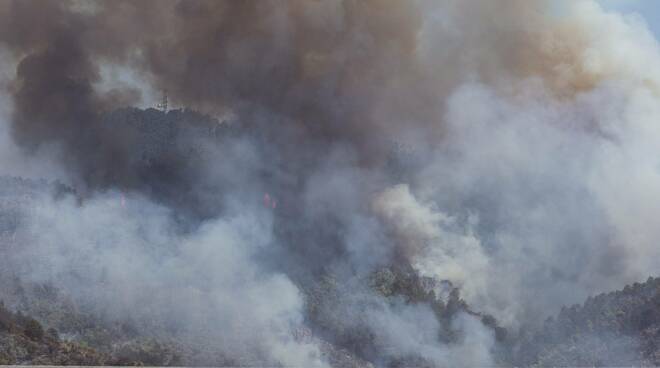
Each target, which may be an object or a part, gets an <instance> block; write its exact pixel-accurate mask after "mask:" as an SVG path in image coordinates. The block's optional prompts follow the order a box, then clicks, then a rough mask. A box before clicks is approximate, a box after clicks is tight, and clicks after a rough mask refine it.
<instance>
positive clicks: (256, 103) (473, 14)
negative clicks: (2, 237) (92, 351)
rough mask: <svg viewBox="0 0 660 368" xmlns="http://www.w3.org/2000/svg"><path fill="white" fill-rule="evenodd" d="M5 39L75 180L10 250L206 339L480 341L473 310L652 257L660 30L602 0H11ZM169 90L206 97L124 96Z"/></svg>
mask: <svg viewBox="0 0 660 368" xmlns="http://www.w3.org/2000/svg"><path fill="white" fill-rule="evenodd" d="M0 45H2V54H0V60H2V61H3V67H2V70H1V72H2V73H0V77H1V78H3V79H2V85H3V86H4V87H5V88H4V89H5V93H4V94H3V97H2V98H3V102H5V101H6V103H4V104H3V105H2V106H6V108H4V107H3V108H2V112H3V115H4V116H3V118H2V121H3V122H6V124H5V128H3V129H6V131H7V132H8V133H7V134H8V136H7V137H8V139H9V138H11V143H12V147H18V149H20V150H22V152H23V154H24V155H25V158H23V156H20V157H21V160H26V161H25V162H26V164H25V165H27V162H28V161H27V160H28V157H29V160H31V161H30V162H32V164H31V165H33V164H34V161H35V160H36V161H38V162H39V166H38V167H40V168H41V167H47V168H49V169H44V170H43V171H44V173H45V174H44V175H45V176H48V177H56V178H63V177H64V178H66V180H67V182H69V183H70V184H71V185H73V186H75V187H76V189H77V191H78V198H76V199H74V198H68V197H67V198H65V199H58V200H54V199H46V198H43V199H39V200H38V201H37V202H38V205H37V207H36V209H34V210H32V211H31V212H30V213H29V214H28V215H27V216H26V219H25V220H24V221H23V222H22V223H21V225H20V226H19V229H18V230H17V231H16V235H15V236H14V238H13V240H12V241H11V244H13V245H12V247H14V248H11V247H9V248H8V249H11V251H10V254H11V257H9V258H8V259H11V261H10V262H9V264H11V269H12V272H14V274H16V275H18V276H19V277H20V278H21V279H24V280H27V281H30V282H36V283H45V282H50V283H53V284H54V285H55V286H57V287H59V288H62V289H63V290H68V292H69V293H72V295H73V296H74V298H75V299H76V300H77V301H79V302H80V303H82V304H83V305H87V306H88V307H89V308H91V310H93V311H95V313H97V314H99V315H103V316H105V317H106V318H108V319H109V320H115V321H116V320H134V321H142V322H140V323H137V322H135V323H136V324H137V325H138V326H140V328H141V329H142V330H144V331H148V332H149V333H150V334H152V335H154V336H158V337H173V338H177V339H179V340H185V341H189V342H191V344H193V345H194V344H197V345H202V344H203V342H204V341H213V347H212V348H209V351H212V352H215V353H218V354H220V355H222V359H216V360H212V359H210V360H206V361H203V360H200V361H199V362H198V363H200V364H208V362H209V361H212V362H215V363H216V364H217V363H218V362H224V363H223V364H270V363H272V362H279V363H282V364H287V365H323V364H327V363H328V358H327V350H324V349H326V348H324V346H326V345H324V344H326V343H330V344H333V345H334V346H337V347H339V348H345V349H348V350H350V351H351V354H355V355H356V356H359V357H360V358H361V359H364V360H368V361H371V362H373V363H374V364H378V365H387V364H394V363H396V362H399V363H401V362H402V361H401V360H400V359H417V358H418V359H421V360H409V361H407V362H408V364H411V363H410V362H414V364H422V363H420V362H426V363H428V362H430V364H435V365H437V364H440V363H443V364H449V365H464V366H465V365H470V366H473V365H492V364H495V363H497V358H496V357H495V356H494V352H495V351H496V349H497V343H498V342H497V341H496V340H497V338H496V334H495V331H494V330H493V329H491V328H490V327H492V326H490V327H489V326H487V324H486V323H484V322H483V319H480V317H482V315H481V314H479V313H487V314H490V315H492V316H494V317H495V318H496V320H497V321H498V323H500V324H501V325H503V326H505V327H507V328H509V329H510V330H511V331H513V332H514V334H515V331H516V330H517V329H518V328H521V327H523V326H526V325H533V324H535V323H538V322H539V318H538V317H539V316H545V315H549V314H551V313H554V312H556V311H557V310H558V308H559V307H560V306H561V305H563V304H567V303H574V302H578V301H580V300H582V299H583V298H585V297H586V296H588V295H590V294H592V293H595V292H599V291H603V290H607V289H612V288H617V287H621V286H622V285H623V284H625V283H627V282H631V281H637V280H640V279H645V278H646V277H647V276H649V275H650V274H653V273H657V271H658V269H657V262H654V260H656V259H658V256H660V251H659V250H658V247H657V246H656V245H655V244H654V242H655V240H656V239H657V238H658V236H659V235H660V234H658V231H657V230H656V227H655V226H654V224H653V223H652V221H654V219H655V218H657V215H658V214H660V208H658V203H660V201H658V200H657V199H658V198H660V182H659V181H660V173H659V172H658V167H660V166H659V164H660V162H658V158H657V157H660V156H659V155H658V148H657V144H656V142H657V137H658V134H659V133H660V132H659V131H658V128H656V125H657V124H656V120H657V118H658V117H660V111H659V110H658V109H659V108H658V106H660V104H658V102H659V101H658V100H659V99H660V97H659V96H658V93H659V92H658V91H659V89H658V86H659V85H660V69H658V68H657V67H656V65H660V47H659V46H658V44H657V42H656V40H655V39H654V37H653V36H652V35H651V34H650V33H649V31H648V30H647V29H646V27H645V25H644V24H643V23H641V21H640V20H639V19H638V18H631V17H622V16H620V15H617V14H610V13H606V12H604V11H603V10H602V9H601V8H600V7H599V6H598V5H597V4H596V3H595V2H593V1H588V0H584V1H582V0H581V1H575V2H563V1H561V2H552V3H550V2H546V1H540V0H539V1H523V0H510V1H505V2H504V4H502V3H501V2H493V1H485V0H484V1H470V2H465V1H458V0H443V1H423V0H420V1H398V0H369V1H351V0H343V1H341V0H331V1H308V0H304V1H303V0H290V1H286V2H282V1H174V0H173V1H146V0H145V1H123V0H118V1H98V2H79V1H61V2H36V1H26V0H20V1H4V2H0ZM112 71H115V72H112ZM117 73H119V74H121V78H117V77H116V76H117V75H118V74H117ZM5 80H6V82H5ZM160 90H162V91H165V90H166V91H167V93H168V95H169V97H170V100H171V103H172V104H174V105H175V106H185V107H190V108H194V109H196V110H199V111H201V112H203V113H206V114H209V115H210V116H215V117H216V118H215V119H214V118H211V117H208V116H202V115H200V114H197V113H193V112H190V111H180V110H175V111H170V112H168V113H167V114H165V113H160V112H156V111H153V110H147V111H139V110H130V109H124V110H116V109H117V108H120V107H124V106H126V105H131V104H133V105H139V104H145V103H149V102H153V99H154V96H153V95H154V92H153V91H160ZM150 119H153V120H155V121H157V122H156V123H155V124H153V123H149V124H147V123H145V121H152V120H150ZM140 124H142V125H140ZM152 132H156V133H153V134H152ZM154 136H155V137H156V138H153V137H154ZM145 137H149V138H148V139H147V138H145ZM147 142H148V143H149V144H146V143H147ZM154 142H156V143H159V144H160V145H158V144H154ZM12 152H13V156H11V157H15V158H14V159H12V160H11V161H12V162H8V163H6V164H5V163H4V161H0V162H3V165H4V167H3V168H2V171H3V172H11V171H14V167H19V168H20V166H21V164H22V162H23V161H20V163H19V164H17V163H16V162H17V161H18V160H19V154H18V153H17V151H15V150H12ZM44 156H47V157H48V160H45V159H44ZM35 157H36V158H35ZM33 171H34V170H33ZM15 172H18V171H15ZM656 184H657V185H656ZM125 203H126V204H125ZM46 229H48V230H46ZM16 239H19V241H18V242H20V243H22V244H25V245H24V246H23V247H20V248H16V247H15V244H18V242H17V240H16ZM35 260H38V261H36V262H35ZM383 269H393V270H396V272H399V273H401V274H406V272H408V271H411V272H413V273H415V274H416V275H418V276H419V277H420V279H419V280H434V282H430V286H429V287H428V290H423V292H420V293H429V292H430V291H433V294H432V295H433V298H435V299H434V301H433V302H430V299H433V298H430V297H428V298H427V299H424V300H421V301H420V300H417V301H416V302H412V301H411V300H410V299H414V298H413V297H412V296H411V294H412V293H413V292H412V291H403V292H401V291H400V290H399V291H398V292H391V293H389V294H388V293H384V292H381V293H379V292H377V290H378V289H379V288H380V289H383V288H385V289H387V288H389V286H387V285H385V286H384V285H382V284H379V285H375V286H374V283H373V279H374V276H373V275H374V274H379V275H387V273H386V272H385V273H378V272H381V271H382V270H383ZM386 279H387V278H386ZM379 280H381V279H379ZM381 281H382V280H381ZM443 281H449V282H450V283H451V285H453V286H456V287H457V288H458V289H459V290H460V291H461V295H462V297H463V298H464V299H465V301H466V302H467V304H468V305H469V306H470V308H471V310H457V311H454V312H455V313H454V314H451V318H449V320H448V321H447V320H442V318H440V319H439V318H438V314H440V315H442V313H439V312H437V308H440V307H438V306H439V305H442V306H443V308H445V307H446V308H447V310H449V309H450V307H449V306H451V305H453V304H452V303H454V302H456V301H455V300H454V301H452V299H451V297H450V296H449V294H450V293H449V292H448V291H447V290H446V286H447V283H443ZM379 282H380V281H379ZM385 284H386V283H385ZM387 290H389V289H387ZM381 291H382V290H381ZM424 295H426V294H424ZM406 298H408V300H406ZM443 310H444V309H443ZM145 321H151V322H145ZM301 331H303V333H302V335H305V334H306V331H311V332H310V333H311V335H312V337H310V338H302V339H301V338H299V336H300V335H301ZM450 335H451V336H452V338H453V340H452V341H451V342H449V341H444V340H442V339H443V336H450ZM295 336H298V337H295ZM326 347H327V346H326ZM324 354H325V355H324ZM246 357H249V358H246ZM223 359H225V360H223ZM245 359H247V360H245ZM403 362H404V363H401V364H405V362H406V361H405V360H404V361H403Z"/></svg>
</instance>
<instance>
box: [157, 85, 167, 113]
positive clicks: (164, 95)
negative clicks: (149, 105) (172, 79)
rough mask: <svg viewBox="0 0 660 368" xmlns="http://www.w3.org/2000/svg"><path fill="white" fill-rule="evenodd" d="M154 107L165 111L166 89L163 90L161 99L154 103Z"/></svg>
mask: <svg viewBox="0 0 660 368" xmlns="http://www.w3.org/2000/svg"><path fill="white" fill-rule="evenodd" d="M156 108H158V109H159V110H161V111H163V112H167V90H165V91H164V92H163V99H162V100H161V101H160V102H159V103H158V105H156Z"/></svg>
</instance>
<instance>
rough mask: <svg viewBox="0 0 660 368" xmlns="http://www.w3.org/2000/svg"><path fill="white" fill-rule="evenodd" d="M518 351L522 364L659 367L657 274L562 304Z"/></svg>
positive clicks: (658, 280) (659, 300) (659, 279)
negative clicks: (644, 280) (607, 291)
mask: <svg viewBox="0 0 660 368" xmlns="http://www.w3.org/2000/svg"><path fill="white" fill-rule="evenodd" d="M518 352H519V357H521V358H522V359H521V362H520V363H521V364H523V365H538V366H601V365H609V366H621V365H642V366H658V365H660V278H652V277H649V279H648V280H647V281H646V282H645V283H642V284H640V283H634V284H633V285H629V286H626V287H625V288H624V289H623V290H620V291H614V292H610V293H604V294H599V295H597V296H595V297H590V298H588V299H587V301H586V302H585V303H584V304H583V305H581V306H580V305H573V306H571V307H564V308H562V310H561V311H560V312H559V314H558V315H557V317H556V318H550V319H548V320H547V321H546V322H545V323H544V325H543V327H542V329H541V330H540V331H539V332H537V333H535V334H533V336H532V337H531V338H529V339H528V340H527V341H525V342H524V343H523V344H521V346H520V347H519V348H518Z"/></svg>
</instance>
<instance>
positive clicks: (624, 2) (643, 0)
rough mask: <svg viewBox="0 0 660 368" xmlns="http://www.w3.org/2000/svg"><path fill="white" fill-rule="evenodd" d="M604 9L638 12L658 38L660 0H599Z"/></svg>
mask: <svg viewBox="0 0 660 368" xmlns="http://www.w3.org/2000/svg"><path fill="white" fill-rule="evenodd" d="M600 3H601V4H603V6H604V7H605V8H606V9H613V10H617V11H620V12H623V13H638V14H640V15H641V16H642V17H643V18H644V20H646V23H647V24H648V25H649V28H650V29H651V30H652V31H653V33H655V36H656V39H660V0H600Z"/></svg>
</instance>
